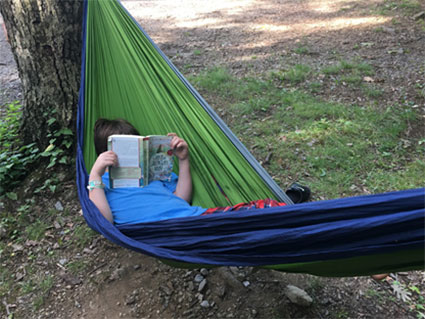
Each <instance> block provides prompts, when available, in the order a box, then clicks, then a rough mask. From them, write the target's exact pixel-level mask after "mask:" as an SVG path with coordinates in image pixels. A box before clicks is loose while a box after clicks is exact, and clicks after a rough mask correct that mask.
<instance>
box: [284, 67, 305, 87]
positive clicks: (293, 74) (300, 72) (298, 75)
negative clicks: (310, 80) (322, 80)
mask: <svg viewBox="0 0 425 319" xmlns="http://www.w3.org/2000/svg"><path fill="white" fill-rule="evenodd" d="M310 72H311V68H310V67H309V66H308V65H304V64H297V65H295V67H293V68H292V69H291V70H289V71H287V72H285V73H284V74H283V80H285V81H288V82H290V83H292V84H297V83H300V82H304V81H305V80H306V79H307V76H308V75H309V74H310Z"/></svg>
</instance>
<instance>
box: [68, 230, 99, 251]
mask: <svg viewBox="0 0 425 319" xmlns="http://www.w3.org/2000/svg"><path fill="white" fill-rule="evenodd" d="M96 235H97V233H96V232H95V231H93V230H92V229H90V228H89V227H88V226H87V225H79V226H77V227H75V230H74V234H73V238H74V241H75V243H76V244H77V246H78V247H85V246H87V245H88V244H89V243H90V242H91V241H92V240H93V238H94V237H95V236H96Z"/></svg>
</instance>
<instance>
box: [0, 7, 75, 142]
mask: <svg viewBox="0 0 425 319" xmlns="http://www.w3.org/2000/svg"><path fill="white" fill-rule="evenodd" d="M82 9H83V5H82V1H81V0H72V1H63V0H1V6H0V12H1V14H2V15H3V19H4V22H5V25H6V29H7V32H8V36H9V42H10V44H11V47H12V52H13V55H14V57H15V60H16V63H17V67H18V70H19V77H20V79H21V82H22V89H23V97H24V101H23V107H24V108H23V121H22V126H21V132H22V136H23V139H24V142H25V143H31V142H36V143H37V145H38V146H39V147H40V149H43V148H44V147H46V146H47V145H48V144H49V141H48V140H49V139H48V138H47V134H48V131H49V123H50V124H51V122H52V121H49V122H48V120H49V119H51V118H55V119H56V121H55V123H56V125H57V127H56V128H70V129H72V130H73V131H75V129H74V126H75V125H74V124H75V118H76V110H77V101H78V89H79V83H80V67H81V30H82Z"/></svg>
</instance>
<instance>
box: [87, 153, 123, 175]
mask: <svg viewBox="0 0 425 319" xmlns="http://www.w3.org/2000/svg"><path fill="white" fill-rule="evenodd" d="M117 165H118V157H117V154H115V153H114V152H113V151H106V152H103V153H102V154H100V155H99V156H98V158H97V160H96V162H95V163H94V165H93V167H92V169H91V172H90V175H91V176H92V175H95V176H98V177H102V175H103V174H105V170H106V168H107V167H108V166H117Z"/></svg>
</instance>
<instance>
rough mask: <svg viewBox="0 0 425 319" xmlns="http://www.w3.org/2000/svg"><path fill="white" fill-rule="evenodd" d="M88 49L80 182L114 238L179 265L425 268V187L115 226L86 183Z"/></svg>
mask: <svg viewBox="0 0 425 319" xmlns="http://www.w3.org/2000/svg"><path fill="white" fill-rule="evenodd" d="M85 6H87V1H86V2H85ZM85 15H86V14H85ZM85 23H86V16H85V18H84V24H85ZM85 29H86V25H84V30H85ZM155 48H156V47H155ZM85 50H86V37H85V36H84V48H83V65H82V80H81V90H80V100H79V107H78V129H77V131H78V148H77V186H78V194H79V197H80V202H81V206H82V209H83V213H84V217H85V219H86V221H87V223H88V225H89V226H90V227H91V228H92V229H94V230H95V231H97V232H99V233H101V234H103V236H105V237H106V238H107V239H108V240H110V241H112V242H114V243H116V244H117V245H120V246H123V247H126V248H128V249H131V250H134V251H137V252H141V253H143V254H146V255H149V256H154V257H157V258H159V259H161V260H162V261H164V262H167V263H170V264H172V265H174V266H179V267H199V266H201V265H202V266H259V267H264V268H272V269H276V270H281V271H287V272H303V273H311V274H316V275H321V276H354V275H368V274H373V273H381V272H388V271H402V270H403V271H405V270H413V269H423V268H424V244H425V235H424V213H425V195H424V193H425V189H424V188H421V189H412V190H404V191H398V192H390V193H385V194H378V195H368V196H359V197H351V198H342V199H335V200H328V201H318V202H311V203H304V204H297V205H288V206H284V207H273V208H268V209H261V210H250V211H243V212H231V213H225V214H213V215H208V216H199V217H187V218H179V219H172V220H166V221H159V222H151V223H144V224H135V225H128V226H119V227H117V226H115V225H113V224H111V223H110V222H108V221H107V220H106V219H105V218H104V217H103V216H102V214H101V213H100V212H99V211H98V209H97V208H96V206H95V205H94V204H93V203H92V202H91V201H90V199H89V197H88V191H87V189H86V186H87V182H88V174H87V169H86V163H85V160H84V155H83V148H84V126H85V125H87V123H86V121H88V120H87V118H85V104H86V100H85V99H86V97H85V85H86V84H85V70H86V64H85V63H86V56H85ZM158 50H159V49H158ZM164 58H165V57H164ZM170 65H171V64H170ZM176 72H177V70H176ZM178 75H179V77H180V78H181V77H182V75H181V74H178ZM185 83H186V82H185ZM187 85H188V84H187ZM191 90H193V88H191ZM194 94H197V92H195V93H194ZM200 102H203V100H202V99H200ZM201 104H203V103H201ZM208 112H212V111H211V110H210V109H209V110H208ZM214 116H216V115H214Z"/></svg>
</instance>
